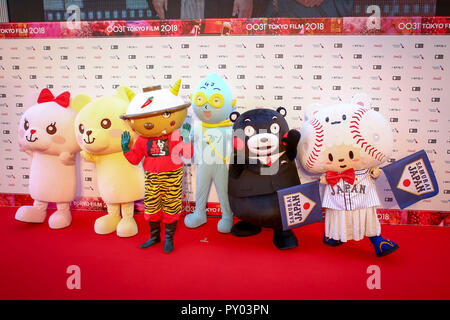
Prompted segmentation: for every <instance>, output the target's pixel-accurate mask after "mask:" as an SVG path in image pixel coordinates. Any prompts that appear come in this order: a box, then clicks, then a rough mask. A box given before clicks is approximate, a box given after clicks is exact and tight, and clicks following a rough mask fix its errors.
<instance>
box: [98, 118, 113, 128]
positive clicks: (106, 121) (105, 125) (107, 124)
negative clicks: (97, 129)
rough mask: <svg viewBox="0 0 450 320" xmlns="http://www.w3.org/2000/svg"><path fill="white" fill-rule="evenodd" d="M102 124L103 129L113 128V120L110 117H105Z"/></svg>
mask: <svg viewBox="0 0 450 320" xmlns="http://www.w3.org/2000/svg"><path fill="white" fill-rule="evenodd" d="M100 125H101V126H102V128H103V129H109V128H111V120H109V119H103V120H102V122H100Z"/></svg>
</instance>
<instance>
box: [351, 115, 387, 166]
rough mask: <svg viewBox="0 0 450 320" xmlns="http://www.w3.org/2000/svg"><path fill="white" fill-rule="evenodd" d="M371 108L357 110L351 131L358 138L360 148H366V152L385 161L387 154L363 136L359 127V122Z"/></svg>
mask: <svg viewBox="0 0 450 320" xmlns="http://www.w3.org/2000/svg"><path fill="white" fill-rule="evenodd" d="M369 110H370V109H366V108H359V109H358V110H356V111H355V113H354V115H353V116H352V119H353V120H352V121H351V122H350V130H351V131H350V132H351V133H353V134H354V135H353V139H354V140H356V144H357V145H359V146H360V148H361V149H363V150H364V152H366V153H367V154H368V155H370V156H371V157H373V158H375V159H376V160H377V161H379V162H383V161H384V158H385V157H386V156H385V155H384V154H383V153H382V152H381V151H379V150H378V149H377V148H375V147H374V146H372V145H371V144H369V143H368V142H367V141H366V139H364V138H363V136H362V135H361V131H360V128H359V122H360V121H361V118H362V116H363V115H364V114H365V113H366V112H367V111H369ZM352 129H353V130H352Z"/></svg>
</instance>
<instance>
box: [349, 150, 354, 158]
mask: <svg viewBox="0 0 450 320" xmlns="http://www.w3.org/2000/svg"><path fill="white" fill-rule="evenodd" d="M348 157H349V158H350V159H353V158H354V157H355V155H354V154H353V151H350V152H349V153H348Z"/></svg>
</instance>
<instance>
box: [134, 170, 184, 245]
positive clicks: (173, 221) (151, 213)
mask: <svg viewBox="0 0 450 320" xmlns="http://www.w3.org/2000/svg"><path fill="white" fill-rule="evenodd" d="M182 182H183V168H179V169H177V170H173V171H169V172H158V173H152V172H146V177H145V198H144V203H145V218H146V220H148V221H149V224H150V235H151V236H150V239H149V240H148V241H147V242H145V243H143V244H142V245H141V248H142V249H145V248H148V247H150V246H151V245H153V244H155V243H158V242H160V241H161V237H160V231H161V227H160V221H161V220H162V222H163V223H165V225H166V235H165V244H164V251H165V252H171V251H172V250H173V236H174V234H175V230H176V226H177V221H178V218H179V214H180V212H181V210H182V191H183V184H182Z"/></svg>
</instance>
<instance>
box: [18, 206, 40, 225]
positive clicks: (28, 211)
mask: <svg viewBox="0 0 450 320" xmlns="http://www.w3.org/2000/svg"><path fill="white" fill-rule="evenodd" d="M46 216H47V210H42V209H40V208H37V207H34V206H23V207H20V208H19V209H18V210H17V212H16V220H19V221H22V222H29V223H42V222H44V221H45V217H46Z"/></svg>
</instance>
